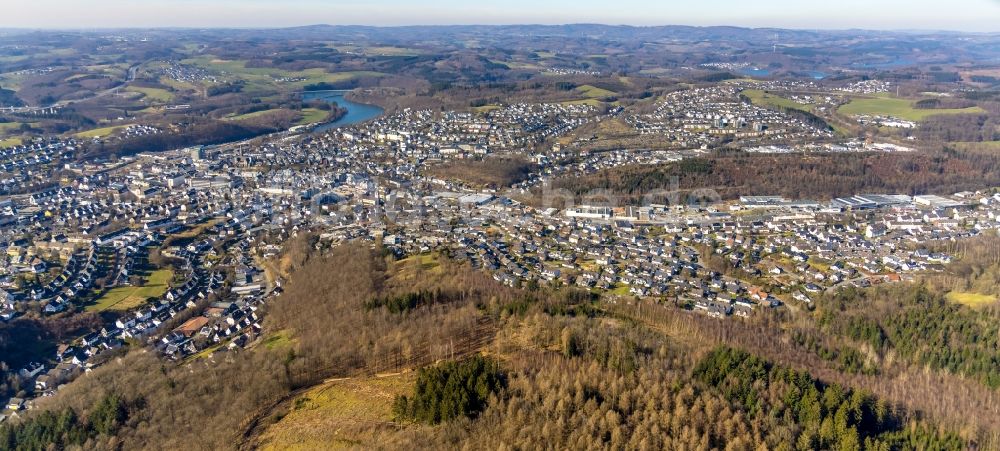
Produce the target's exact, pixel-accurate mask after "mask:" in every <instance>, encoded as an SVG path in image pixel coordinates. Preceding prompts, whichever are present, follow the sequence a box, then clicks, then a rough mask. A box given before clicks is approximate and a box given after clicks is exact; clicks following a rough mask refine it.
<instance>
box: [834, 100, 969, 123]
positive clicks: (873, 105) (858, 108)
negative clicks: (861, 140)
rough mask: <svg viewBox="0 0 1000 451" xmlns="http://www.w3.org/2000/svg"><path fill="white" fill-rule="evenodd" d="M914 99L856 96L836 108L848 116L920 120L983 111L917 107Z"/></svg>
mask: <svg viewBox="0 0 1000 451" xmlns="http://www.w3.org/2000/svg"><path fill="white" fill-rule="evenodd" d="M913 103H914V101H912V100H909V99H900V98H895V97H878V98H856V99H853V100H851V101H850V102H849V103H847V104H846V105H844V106H842V107H840V109H839V110H837V111H838V112H839V113H841V114H846V115H848V116H858V115H881V116H893V117H898V118H900V119H906V120H908V121H922V120H924V119H926V118H927V117H929V116H933V115H937V114H970V113H983V112H984V110H983V109H982V108H979V107H970V108H951V109H918V108H914V106H913Z"/></svg>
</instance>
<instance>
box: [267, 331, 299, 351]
mask: <svg viewBox="0 0 1000 451" xmlns="http://www.w3.org/2000/svg"><path fill="white" fill-rule="evenodd" d="M294 341H295V340H293V339H292V337H291V332H289V331H287V330H279V331H277V332H275V333H274V334H272V335H270V336H268V337H267V338H265V339H264V342H263V343H264V347H265V348H267V349H275V348H283V347H286V346H289V345H291V344H292V343H294Z"/></svg>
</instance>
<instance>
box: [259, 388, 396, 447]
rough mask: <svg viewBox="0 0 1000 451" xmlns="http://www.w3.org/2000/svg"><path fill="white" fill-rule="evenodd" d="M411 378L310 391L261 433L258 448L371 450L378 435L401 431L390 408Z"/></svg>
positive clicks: (296, 400)
mask: <svg viewBox="0 0 1000 451" xmlns="http://www.w3.org/2000/svg"><path fill="white" fill-rule="evenodd" d="M415 376H416V373H415V372H412V371H411V372H408V373H403V374H398V375H391V376H387V377H365V378H352V379H341V380H331V381H329V382H327V383H325V384H322V385H320V386H318V387H316V388H313V389H311V390H309V391H308V392H306V393H305V394H303V395H302V396H300V397H298V398H296V399H295V401H293V402H292V404H291V406H289V409H290V410H289V412H288V414H287V415H284V416H283V417H282V418H281V420H280V421H278V422H277V423H275V424H273V425H271V426H270V427H268V428H267V430H266V431H265V432H264V434H263V435H262V436H261V444H262V446H261V449H264V450H279V449H280V450H287V449H302V450H306V449H344V448H357V447H362V448H365V447H371V446H373V445H375V443H376V440H377V437H378V436H379V432H385V431H390V430H391V431H395V430H398V429H399V428H400V427H407V426H404V425H401V424H398V423H394V422H393V414H392V404H393V401H394V400H395V399H396V396H399V395H409V394H410V393H412V391H413V381H414V379H415ZM409 427H413V426H409ZM365 445H367V446H365Z"/></svg>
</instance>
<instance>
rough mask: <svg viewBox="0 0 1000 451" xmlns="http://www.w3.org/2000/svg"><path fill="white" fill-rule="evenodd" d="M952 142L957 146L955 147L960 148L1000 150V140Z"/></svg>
mask: <svg viewBox="0 0 1000 451" xmlns="http://www.w3.org/2000/svg"><path fill="white" fill-rule="evenodd" d="M950 144H951V145H953V146H955V148H956V149H958V150H989V151H1000V141H983V142H951V143H950Z"/></svg>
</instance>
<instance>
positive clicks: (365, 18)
mask: <svg viewBox="0 0 1000 451" xmlns="http://www.w3.org/2000/svg"><path fill="white" fill-rule="evenodd" d="M2 3H6V5H5V7H4V8H3V11H4V12H3V14H0V27H19V28H36V27H42V28H94V27H159V26H184V27H285V26H295V25H310V24H354V25H434V24H515V23H516V24H524V23H545V24H564V23H581V22H588V23H604V24H631V25H671V24H684V25H740V26H751V27H785V28H868V29H937V30H967V31H1000V0H825V1H819V2H814V1H810V0H701V1H690V0H684V1H677V0H544V1H543V0H499V1H497V0H494V1H482V0H478V1H477V0H411V1H405V0H2Z"/></svg>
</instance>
